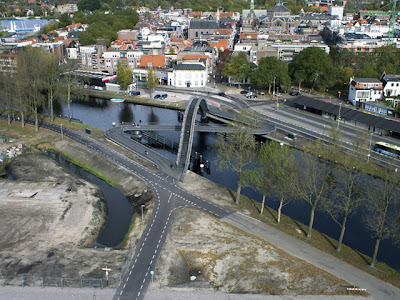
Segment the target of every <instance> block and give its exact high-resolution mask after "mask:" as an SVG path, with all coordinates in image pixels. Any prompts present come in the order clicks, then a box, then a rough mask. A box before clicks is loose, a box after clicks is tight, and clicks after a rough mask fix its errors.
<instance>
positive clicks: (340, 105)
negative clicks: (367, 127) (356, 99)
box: [337, 103, 342, 129]
mask: <svg viewBox="0 0 400 300" xmlns="http://www.w3.org/2000/svg"><path fill="white" fill-rule="evenodd" d="M341 110H342V103H340V104H339V115H338V119H337V129H339V121H340V111H341Z"/></svg>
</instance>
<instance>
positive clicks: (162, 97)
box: [160, 94, 168, 100]
mask: <svg viewBox="0 0 400 300" xmlns="http://www.w3.org/2000/svg"><path fill="white" fill-rule="evenodd" d="M167 97H168V94H162V95H161V96H160V100H164V99H165V98H167Z"/></svg>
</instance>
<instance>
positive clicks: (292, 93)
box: [289, 90, 299, 96]
mask: <svg viewBox="0 0 400 300" xmlns="http://www.w3.org/2000/svg"><path fill="white" fill-rule="evenodd" d="M298 94H299V92H298V91H293V90H292V91H290V92H289V95H290V96H297V95H298Z"/></svg>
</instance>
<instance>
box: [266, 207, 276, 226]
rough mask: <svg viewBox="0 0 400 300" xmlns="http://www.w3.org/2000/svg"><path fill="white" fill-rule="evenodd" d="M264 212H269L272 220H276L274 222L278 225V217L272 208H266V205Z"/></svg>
mask: <svg viewBox="0 0 400 300" xmlns="http://www.w3.org/2000/svg"><path fill="white" fill-rule="evenodd" d="M264 210H266V211H268V213H269V214H270V215H271V217H272V219H274V221H275V222H276V223H278V217H277V216H275V214H274V211H275V210H273V209H272V208H270V207H268V206H266V205H265V206H264Z"/></svg>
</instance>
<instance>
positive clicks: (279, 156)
mask: <svg viewBox="0 0 400 300" xmlns="http://www.w3.org/2000/svg"><path fill="white" fill-rule="evenodd" d="M269 144H271V145H270V147H269V157H270V161H269V171H270V175H269V178H270V180H269V185H270V187H271V188H272V190H273V192H274V193H275V194H276V195H278V197H279V207H278V218H277V223H278V224H279V223H280V222H281V213H282V208H283V207H284V206H285V205H286V204H288V203H289V202H290V199H291V197H292V196H294V191H295V189H294V182H295V179H296V176H297V174H296V168H295V159H294V156H293V152H292V150H291V149H290V147H288V146H284V145H280V144H278V143H269Z"/></svg>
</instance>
